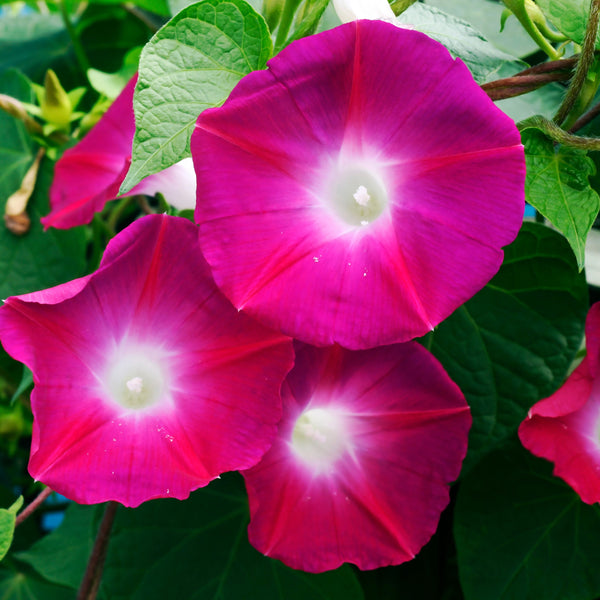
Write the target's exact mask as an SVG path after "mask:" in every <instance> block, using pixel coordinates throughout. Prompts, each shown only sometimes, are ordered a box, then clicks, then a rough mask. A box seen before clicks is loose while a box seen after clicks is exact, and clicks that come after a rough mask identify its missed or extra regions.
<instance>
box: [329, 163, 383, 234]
mask: <svg viewBox="0 0 600 600" xmlns="http://www.w3.org/2000/svg"><path fill="white" fill-rule="evenodd" d="M325 195H326V198H327V204H328V205H329V207H330V208H331V209H332V210H333V212H334V214H335V215H336V216H337V217H338V218H340V219H341V220H342V221H344V222H345V223H347V224H349V225H355V226H364V225H369V223H372V222H373V221H375V220H376V219H377V218H378V217H379V216H381V214H382V213H383V212H384V210H385V208H386V207H387V205H388V195H387V192H386V189H385V186H384V184H383V182H382V181H381V179H380V178H379V177H378V176H377V175H376V174H375V173H373V172H372V171H371V170H369V169H366V168H364V167H356V166H353V167H345V168H340V169H337V171H336V172H335V173H334V175H333V177H332V178H331V180H330V181H329V184H328V187H327V190H326V192H325Z"/></svg>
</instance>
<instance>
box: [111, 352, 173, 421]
mask: <svg viewBox="0 0 600 600" xmlns="http://www.w3.org/2000/svg"><path fill="white" fill-rule="evenodd" d="M166 381H167V377H166V373H165V370H164V361H162V360H160V358H159V357H158V356H156V353H155V352H152V351H150V350H146V349H143V348H129V349H125V350H124V349H121V350H120V351H119V352H117V353H116V355H115V357H114V359H113V360H112V361H111V365H110V366H109V368H108V370H107V373H106V377H105V386H106V388H107V391H108V394H109V396H110V398H111V399H112V400H113V401H114V402H116V403H117V404H119V405H120V406H122V407H123V408H125V409H128V410H141V409H144V408H148V407H150V406H152V405H154V404H156V403H157V402H158V401H159V400H160V399H161V398H162V397H163V396H164V393H165V391H166V389H167V385H166Z"/></svg>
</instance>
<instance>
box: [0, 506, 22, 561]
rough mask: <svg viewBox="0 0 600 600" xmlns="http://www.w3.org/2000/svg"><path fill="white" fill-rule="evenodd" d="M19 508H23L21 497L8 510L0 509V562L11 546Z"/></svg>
mask: <svg viewBox="0 0 600 600" xmlns="http://www.w3.org/2000/svg"><path fill="white" fill-rule="evenodd" d="M21 506H23V496H19V497H18V498H17V499H16V500H15V502H14V503H13V504H12V505H11V506H10V508H0V560H2V559H3V558H4V557H5V556H6V554H7V553H8V550H9V548H10V545H11V544H12V541H13V537H14V534H15V522H16V515H17V512H19V510H20V508H21Z"/></svg>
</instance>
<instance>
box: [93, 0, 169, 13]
mask: <svg viewBox="0 0 600 600" xmlns="http://www.w3.org/2000/svg"><path fill="white" fill-rule="evenodd" d="M122 3H123V2H122V0H90V4H98V5H103V4H105V5H106V4H122ZM128 3H129V4H132V5H133V6H138V7H139V8H143V9H144V10H147V11H150V12H153V13H156V14H157V15H162V16H163V17H167V16H169V14H170V11H169V7H168V4H167V0H129V2H128Z"/></svg>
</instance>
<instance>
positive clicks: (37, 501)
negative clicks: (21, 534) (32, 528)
mask: <svg viewBox="0 0 600 600" xmlns="http://www.w3.org/2000/svg"><path fill="white" fill-rule="evenodd" d="M52 491H53V490H52V489H51V488H49V487H46V488H44V489H43V490H42V491H41V492H40V493H39V494H38V495H37V496H36V497H35V498H34V499H33V500H32V501H31V502H30V503H29V504H28V505H27V506H26V507H25V508H24V509H23V510H22V511H21V512H20V513H19V514H18V515H17V518H16V520H15V527H18V526H19V525H20V524H21V523H22V522H23V521H25V519H27V518H28V517H29V516H31V515H32V514H33V513H34V512H35V511H36V510H37V509H38V508H39V507H40V506H41V505H42V504H43V503H44V500H46V498H48V496H50V494H51V493H52Z"/></svg>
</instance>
